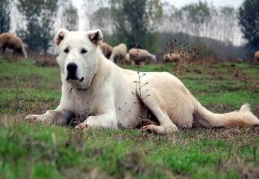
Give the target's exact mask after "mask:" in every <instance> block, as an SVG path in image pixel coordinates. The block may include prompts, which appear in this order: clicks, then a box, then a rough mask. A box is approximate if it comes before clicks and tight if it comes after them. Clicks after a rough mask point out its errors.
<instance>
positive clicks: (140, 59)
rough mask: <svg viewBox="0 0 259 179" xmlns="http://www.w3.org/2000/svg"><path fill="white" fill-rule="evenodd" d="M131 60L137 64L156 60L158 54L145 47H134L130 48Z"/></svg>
mask: <svg viewBox="0 0 259 179" xmlns="http://www.w3.org/2000/svg"><path fill="white" fill-rule="evenodd" d="M129 55H130V60H131V61H132V62H133V63H134V64H136V65H143V64H149V63H152V62H153V63H154V62H156V56H155V55H153V54H151V53H149V52H148V51H147V50H145V49H139V48H132V49H130V50H129Z"/></svg>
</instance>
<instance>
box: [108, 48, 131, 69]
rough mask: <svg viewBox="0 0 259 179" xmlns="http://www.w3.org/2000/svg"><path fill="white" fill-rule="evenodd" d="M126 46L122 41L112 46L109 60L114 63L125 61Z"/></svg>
mask: <svg viewBox="0 0 259 179" xmlns="http://www.w3.org/2000/svg"><path fill="white" fill-rule="evenodd" d="M127 49H128V48H127V46H126V45H125V44H124V43H120V44H119V45H117V46H115V47H113V50H112V54H111V57H110V60H111V61H113V62H114V63H116V64H123V63H124V62H125V57H126V54H127Z"/></svg>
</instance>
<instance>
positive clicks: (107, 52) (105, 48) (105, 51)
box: [101, 42, 113, 59]
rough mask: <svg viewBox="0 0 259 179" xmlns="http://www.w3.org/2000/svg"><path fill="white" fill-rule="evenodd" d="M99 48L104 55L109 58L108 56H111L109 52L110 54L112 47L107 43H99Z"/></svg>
mask: <svg viewBox="0 0 259 179" xmlns="http://www.w3.org/2000/svg"><path fill="white" fill-rule="evenodd" d="M101 49H102V51H103V54H104V56H105V57H106V58H108V59H109V58H110V56H111V54H112V49H113V47H112V46H110V45H109V44H108V43H106V42H103V43H102V44H101Z"/></svg>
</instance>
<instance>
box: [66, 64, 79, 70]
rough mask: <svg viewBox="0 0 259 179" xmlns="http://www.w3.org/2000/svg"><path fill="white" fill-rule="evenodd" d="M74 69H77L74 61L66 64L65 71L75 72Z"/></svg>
mask: <svg viewBox="0 0 259 179" xmlns="http://www.w3.org/2000/svg"><path fill="white" fill-rule="evenodd" d="M76 69H77V64H75V63H74V62H70V63H68V64H67V71H69V72H75V71H76Z"/></svg>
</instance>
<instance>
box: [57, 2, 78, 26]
mask: <svg viewBox="0 0 259 179" xmlns="http://www.w3.org/2000/svg"><path fill="white" fill-rule="evenodd" d="M78 20H79V17H78V12H77V8H76V7H75V6H73V4H72V2H71V1H69V2H67V3H64V7H63V9H62V15H61V26H62V27H65V28H66V29H68V30H78Z"/></svg>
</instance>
